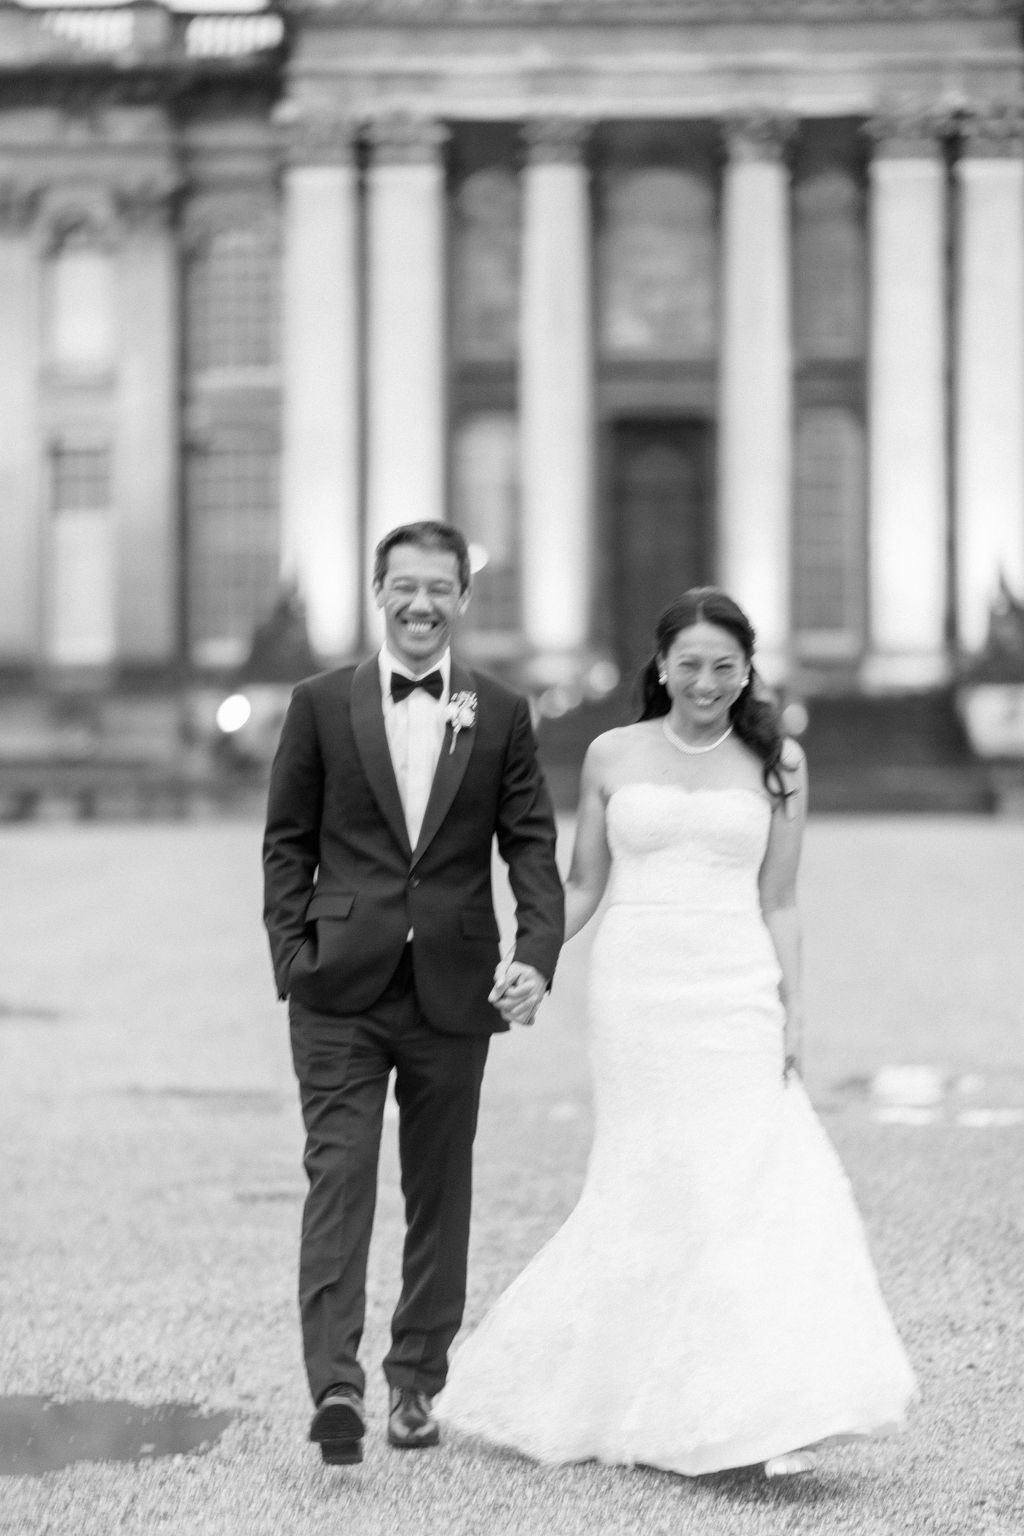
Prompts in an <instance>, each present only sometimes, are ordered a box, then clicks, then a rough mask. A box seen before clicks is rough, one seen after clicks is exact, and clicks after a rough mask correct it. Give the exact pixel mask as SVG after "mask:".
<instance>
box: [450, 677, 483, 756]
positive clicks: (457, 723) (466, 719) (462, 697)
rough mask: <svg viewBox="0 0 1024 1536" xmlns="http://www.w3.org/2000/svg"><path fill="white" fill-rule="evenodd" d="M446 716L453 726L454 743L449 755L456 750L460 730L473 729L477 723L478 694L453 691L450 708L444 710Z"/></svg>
mask: <svg viewBox="0 0 1024 1536" xmlns="http://www.w3.org/2000/svg"><path fill="white" fill-rule="evenodd" d="M444 718H445V720H446V721H447V722H448V724H449V725H450V726H451V728H452V744H451V746H450V747H449V748H448V753H449V756H450V755H451V754H452V753H453V752H454V751H455V743H456V742H457V741H458V739H459V732H460V731H468V730H472V728H473V726H474V725H475V724H476V694H475V693H466V692H465V691H463V692H461V693H453V694H452V696H451V698H450V699H449V700H448V708H447V709H446V710H445V712H444Z"/></svg>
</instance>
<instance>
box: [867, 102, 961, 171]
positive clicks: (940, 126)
mask: <svg viewBox="0 0 1024 1536" xmlns="http://www.w3.org/2000/svg"><path fill="white" fill-rule="evenodd" d="M952 127H953V119H952V116H951V114H950V113H949V112H943V111H941V110H937V109H936V108H935V107H932V106H928V105H924V104H921V105H917V104H911V103H906V104H903V105H899V106H889V107H882V108H880V109H879V111H878V112H876V113H875V115H874V116H873V117H870V118H868V119H867V121H866V122H865V124H864V133H865V134H866V136H867V137H868V138H869V139H870V140H871V142H872V144H873V145H874V158H875V159H876V160H880V159H884V160H930V159H933V158H935V157H937V156H938V155H940V154H941V153H942V144H943V141H944V140H945V139H946V138H947V137H948V136H949V134H950V132H951V130H952Z"/></svg>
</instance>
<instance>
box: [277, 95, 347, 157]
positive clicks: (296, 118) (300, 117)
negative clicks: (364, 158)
mask: <svg viewBox="0 0 1024 1536" xmlns="http://www.w3.org/2000/svg"><path fill="white" fill-rule="evenodd" d="M274 123H275V125H276V127H277V128H278V129H279V130H280V132H281V136H282V140H283V146H284V154H285V160H286V163H287V164H288V165H289V166H299V165H352V164H353V163H354V161H355V157H356V141H357V139H358V137H359V126H360V125H359V122H358V120H357V119H356V118H353V117H350V116H349V115H348V114H346V113H343V112H332V111H330V110H317V111H310V110H307V109H303V108H302V107H300V105H299V104H298V102H295V101H282V102H281V103H279V105H278V106H277V108H276V109H275V111H274Z"/></svg>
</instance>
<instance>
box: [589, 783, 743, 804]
mask: <svg viewBox="0 0 1024 1536" xmlns="http://www.w3.org/2000/svg"><path fill="white" fill-rule="evenodd" d="M627 789H642V790H644V791H645V792H646V791H648V790H651V789H667V790H672V791H674V792H675V793H676V794H680V795H685V796H687V798H689V797H690V796H693V795H733V794H735V795H753V796H754V798H755V799H756V800H760V801H761V803H762V805H767V806H768V807H769V809H770V808H771V801H770V800H769V799H768V796H767V795H765V794H762V792H761V791H760V790H759V789H752V788H751V786H750V785H749V784H720V785H714V784H698V785H697V786H696V788H694V789H687V787H686V785H685V784H658V783H655V782H654V781H653V780H650V779H633V780H631V781H630V782H629V783H628V784H617V785H616V786H615V788H614V789H613V790H611V791H610V792H609V795H608V803H610V802H611V801H612V800H613V799H614V798H615V796H616V795H621V794H622V793H623V792H624V791H625V790H627Z"/></svg>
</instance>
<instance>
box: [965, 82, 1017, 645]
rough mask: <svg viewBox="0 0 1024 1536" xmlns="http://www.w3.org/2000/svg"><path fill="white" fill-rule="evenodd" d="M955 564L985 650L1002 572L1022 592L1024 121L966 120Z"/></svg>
mask: <svg viewBox="0 0 1024 1536" xmlns="http://www.w3.org/2000/svg"><path fill="white" fill-rule="evenodd" d="M956 176H957V182H958V185H959V191H960V198H959V224H960V228H959V261H958V264H957V304H956V316H957V328H956V567H957V584H956V585H957V629H958V635H959V640H960V643H961V645H962V646H963V647H964V649H965V650H967V651H973V650H977V649H978V648H979V647H980V646H981V645H982V644H983V643H984V640H985V637H986V634H987V631H988V612H989V607H990V605H991V603H992V601H993V599H994V598H995V597H996V595H997V589H998V585H999V579H1000V577H1003V578H1005V580H1006V581H1007V582H1008V583H1009V585H1010V588H1011V590H1012V591H1013V592H1014V593H1016V595H1017V596H1018V597H1019V596H1021V595H1024V122H1022V118H1021V113H1020V111H1019V109H1018V110H1017V111H1014V112H1004V113H992V114H989V115H988V116H987V117H974V118H973V119H970V120H969V121H968V123H967V126H966V130H965V135H964V141H963V146H962V152H961V156H960V160H959V162H958V164H957V167H956Z"/></svg>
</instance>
